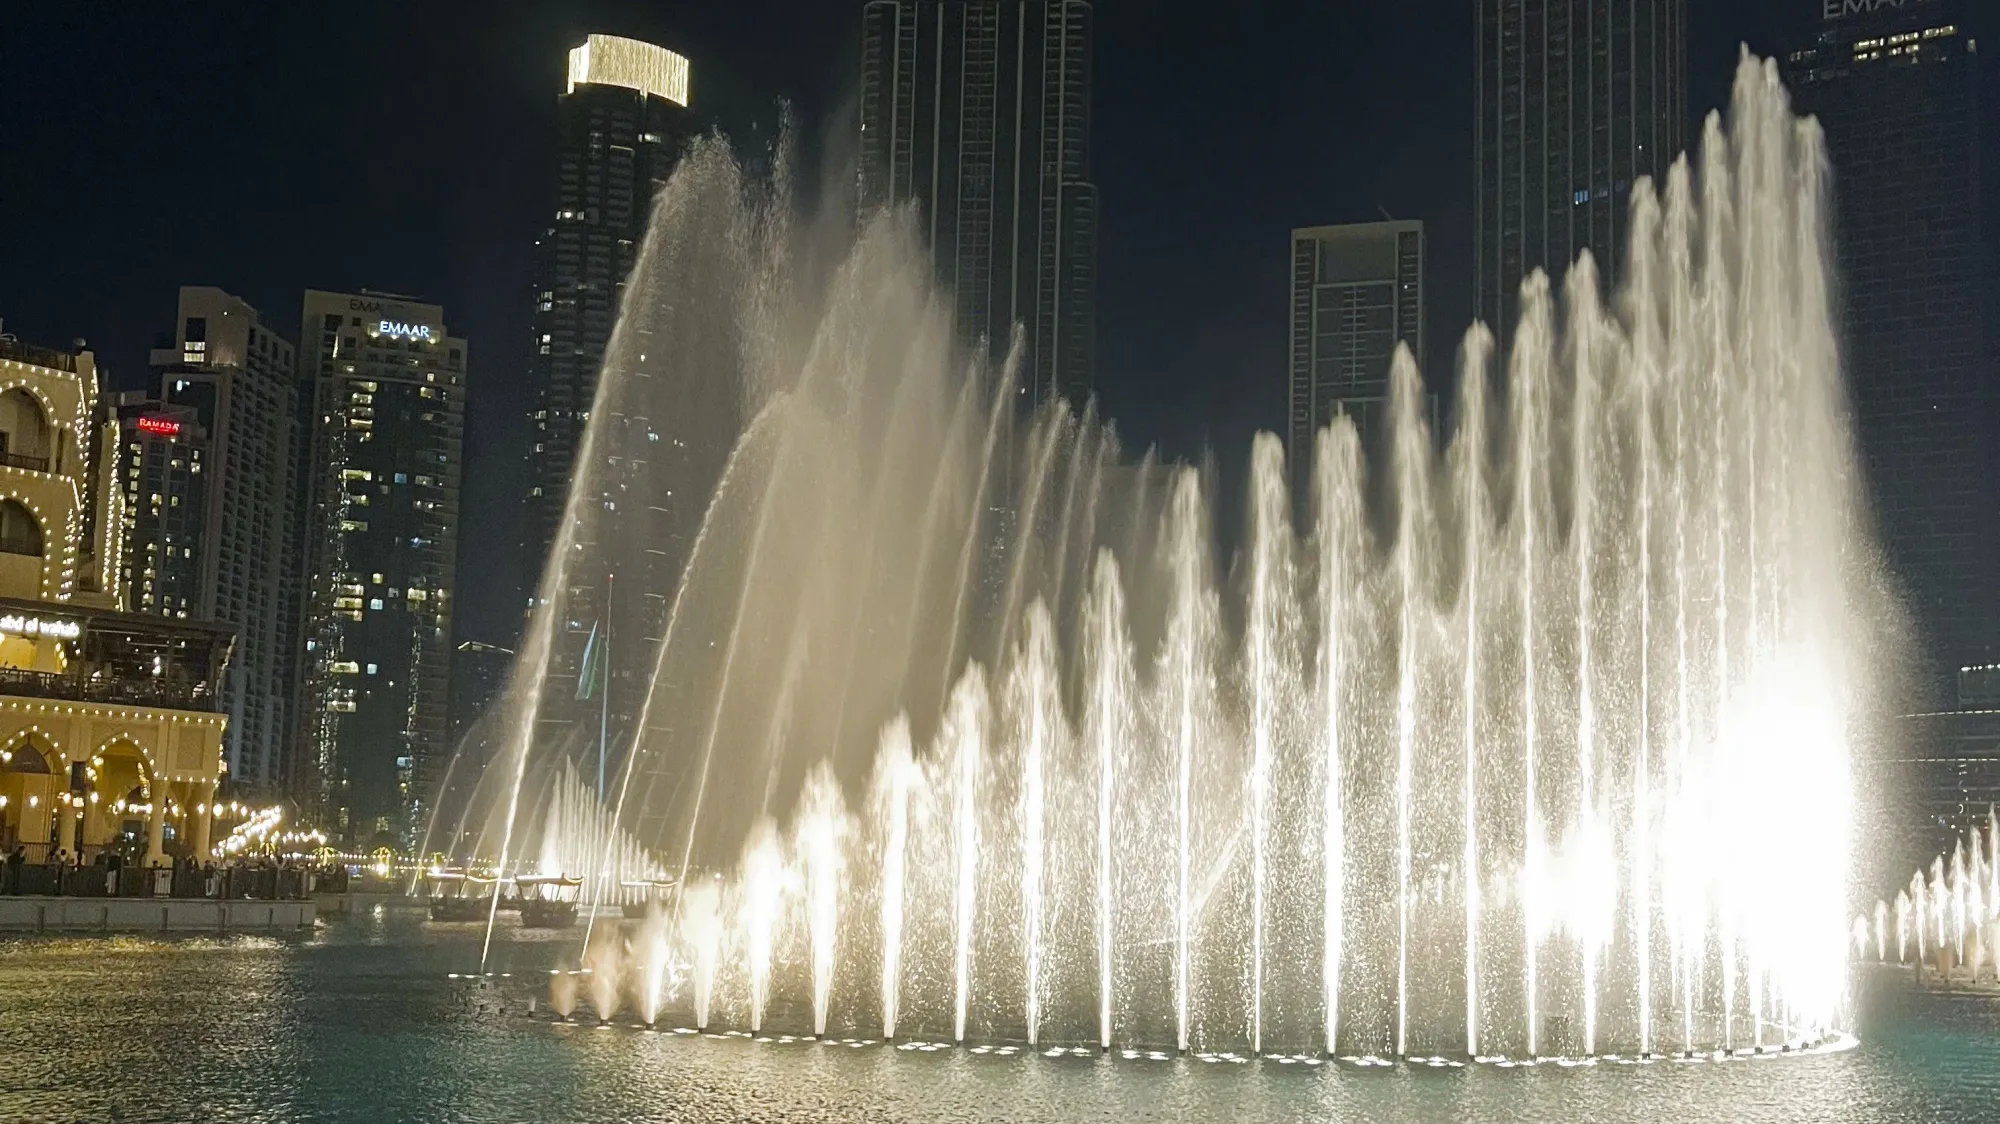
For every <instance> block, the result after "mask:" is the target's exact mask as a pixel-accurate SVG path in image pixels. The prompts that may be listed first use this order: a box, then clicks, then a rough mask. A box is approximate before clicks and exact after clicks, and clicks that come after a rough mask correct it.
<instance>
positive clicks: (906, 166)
mask: <svg viewBox="0 0 2000 1124" xmlns="http://www.w3.org/2000/svg"><path fill="white" fill-rule="evenodd" d="M1091 26H1092V11H1091V6H1090V4H1089V3H1087V2H1085V0H870V3H869V4H868V5H867V7H866V8H865V9H864V12H863V15H862V38H861V142H860V143H861V155H860V202H861V206H862V207H863V209H864V210H865V209H870V208H875V207H880V206H883V205H886V204H892V203H904V202H914V203H915V205H916V210H917V222H918V224H919V227H920V229H921V232H922V234H923V236H924V238H925V240H926V243H927V244H928V246H929V249H930V254H931V259H932V261H933V263H934V264H935V266H936V269H937V275H938V279H939V280H940V281H941V282H942V283H943V284H944V285H945V286H946V288H947V289H948V290H949V292H950V294H951V298H952V301H953V319H954V321H955V322H956V324H957V328H958V334H959V339H960V342H961V343H962V344H963V345H964V346H965V347H966V348H967V349H968V350H970V349H972V348H974V347H982V346H983V347H986V348H988V349H989V350H990V351H991V352H992V353H993V354H994V355H995V356H996V357H999V356H1002V355H1004V354H1005V353H1006V350H1007V348H1008V346H1009V341H1010V340H1011V338H1012V335H1013V330H1014V325H1016V324H1019V325H1021V326H1022V328H1023V330H1024V339H1025V344H1026V354H1025V356H1024V359H1025V362H1024V363H1023V365H1022V370H1021V391H1022V394H1023V395H1024V396H1026V397H1029V398H1031V399H1040V398H1046V397H1049V396H1053V395H1062V396H1064V397H1066V398H1069V399H1070V400H1071V401H1072V402H1074V403H1076V404H1077V405H1078V406H1079V407H1080V406H1081V404H1082V402H1083V401H1084V400H1085V399H1086V398H1088V397H1089V396H1090V393H1091V390H1092V386H1093V382H1094V374H1093V368H1094V366H1095V363H1096V350H1097V349H1096V327H1097V188H1096V186H1095V185H1094V184H1093V183H1092V182H1091V179H1090V47H1091Z"/></svg>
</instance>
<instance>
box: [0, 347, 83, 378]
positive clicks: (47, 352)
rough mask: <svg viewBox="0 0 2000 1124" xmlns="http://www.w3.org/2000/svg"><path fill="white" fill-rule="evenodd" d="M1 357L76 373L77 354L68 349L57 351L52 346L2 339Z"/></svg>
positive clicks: (53, 369)
mask: <svg viewBox="0 0 2000 1124" xmlns="http://www.w3.org/2000/svg"><path fill="white" fill-rule="evenodd" d="M0 359H12V360H14V361H15V362H16V363H32V364H34V365H35V366H37V367H47V368H48V369H50V370H52V371H68V372H69V373H70V374H72V375H73V374H75V373H76V356H74V355H72V354H70V353H69V352H67V351H57V350H56V349H54V348H52V347H35V346H33V345H31V344H25V343H21V342H20V341H18V340H6V339H0Z"/></svg>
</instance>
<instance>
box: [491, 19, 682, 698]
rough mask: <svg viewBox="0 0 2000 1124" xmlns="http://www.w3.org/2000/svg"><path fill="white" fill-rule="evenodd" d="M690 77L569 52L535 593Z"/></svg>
mask: <svg viewBox="0 0 2000 1124" xmlns="http://www.w3.org/2000/svg"><path fill="white" fill-rule="evenodd" d="M689 81H690V74H689V67H688V60H686V59H685V58H682V57H681V56H680V55H677V54H675V53H674V52H672V51H669V50H667V49H666V48H664V47H656V46H654V45H653V44H651V43H642V42H640V41H638V40H636V39H622V38H619V37H618V36H615V35H592V36H590V37H589V38H587V39H586V40H585V41H584V43H583V45H582V46H579V47H576V48H575V49H573V50H571V51H570V53H569V74H568V80H567V83H566V84H565V86H564V88H563V92H562V94H561V95H560V97H558V99H557V116H558V118H559V122H560V123H559V128H560V130H561V135H560V138H559V140H558V145H559V148H558V151H557V156H556V161H557V163H556V191H555V213H554V216H553V218H552V221H551V223H550V225H549V227H548V228H547V229H546V230H545V231H544V232H543V233H542V237H541V239H540V240H539V241H538V242H537V243H536V249H537V263H536V267H535V268H536V284H535V312H534V333H533V338H532V340H531V341H530V344H529V349H528V355H529V368H530V371H531V372H532V376H533V382H534V387H535V401H534V414H533V418H532V419H531V420H532V422H533V438H532V441H533V444H532V445H531V447H530V450H529V453H530V456H529V462H530V465H531V468H532V474H533V475H532V479H533V481H534V483H533V486H532V488H531V489H530V491H529V495H528V505H527V527H526V530H525V536H524V537H525V540H526V542H525V567H524V569H525V577H526V580H527V583H528V584H527V590H528V596H529V597H530V598H532V597H535V596H536V595H537V588H538V586H537V582H538V579H539V577H540V575H541V573H542V567H543V566H544V565H545V564H546V561H547V557H548V552H549V544H550V543H552V542H554V541H555V537H556V527H557V524H558V523H559V522H560V520H561V519H562V513H563V504H564V502H565V501H566V500H567V498H568V495H569V481H570V476H571V473H572V471H573V470H574V468H575V465H576V456H577V450H578V447H579V446H580V445H581V444H582V441H583V430H584V426H585V424H586V423H587V422H588V421H589V419H590V404H591V400H592V397H593V396H594V395H595V394H596V391H597V376H598V373H599V371H600V369H601V368H602V367H603V366H604V352H605V348H606V347H607V346H609V344H610V342H611V329H612V327H613V325H615V324H616V323H617V321H618V308H619V302H620V300H621V299H622V298H623V296H624V292H625V281H626V278H628V277H629V276H630V275H631V273H632V265H633V263H634V262H635V261H636V260H637V259H638V254H639V249H640V245H641V244H642V243H643V242H644V241H645V238H646V223H647V220H648V219H649V218H650V217H651V215H652V204H653V196H654V194H655V193H656V192H658V191H659V189H660V188H661V187H662V186H664V185H665V184H666V182H667V177H668V176H669V175H671V174H672V173H673V170H674V165H675V164H676V163H678V162H679V160H680V158H681V153H682V151H683V150H684V149H685V148H686V147H687V144H688V141H689V140H690V139H692V138H693V136H694V133H695V122H694V115H693V114H692V113H691V112H690V111H689V109H688V104H689ZM558 662H559V663H561V662H563V660H562V658H561V654H560V653H559V658H558ZM572 674H573V669H572Z"/></svg>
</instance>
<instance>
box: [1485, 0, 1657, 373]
mask: <svg viewBox="0 0 2000 1124" xmlns="http://www.w3.org/2000/svg"><path fill="white" fill-rule="evenodd" d="M1686 28H1687V12H1686V6H1685V0H1542V2H1539V3H1537V2H1533V0H1479V7H1478V17H1477V21H1476V24H1475V32H1474V34H1475V50H1474V62H1473V73H1474V95H1473V97H1474V102H1475V112H1476V114H1477V116H1476V117H1475V123H1474V127H1473V160H1474V162H1475V164H1476V165H1477V172H1476V177H1475V180H1474V197H1475V199H1474V204H1475V205H1474V211H1473V263H1474V265H1473V267H1474V271H1475V273H1474V281H1473V291H1474V300H1475V301H1476V305H1475V308H1476V311H1477V313H1478V316H1479V318H1480V319H1482V320H1484V321H1485V322H1486V323H1487V324H1488V325H1489V326H1490V327H1491V328H1492V329H1493V331H1494V332H1495V334H1496V336H1497V337H1498V339H1499V340H1500V342H1501V344H1502V352H1501V354H1502V355H1504V354H1506V352H1505V346H1506V344H1507V342H1508V341H1509V340H1511V339H1512V338H1513V337H1512V333H1513V328H1514V320H1515V317H1516V315H1517V313H1518V305H1519V302H1520V291H1521V280H1522V278H1524V277H1526V276H1527V275H1528V274H1529V273H1530V272H1532V271H1534V270H1536V269H1543V270H1546V271H1547V272H1548V273H1549V275H1550V276H1551V278H1553V279H1555V280H1557V281H1558V282H1559V281H1560V280H1561V278H1562V275H1563V271H1564V270H1566V269H1567V268H1568V267H1569V265H1570V264H1571V263H1572V262H1574V261H1575V260H1576V258H1577V256H1578V255H1579V254H1581V253H1582V252H1583V251H1584V250H1589V251H1590V252H1591V255H1592V256H1593V257H1595V258H1596V259H1597V266H1598V274H1599V276H1600V277H1601V278H1603V281H1604V283H1605V284H1606V285H1607V286H1609V285H1611V284H1614V283H1615V282H1616V281H1617V279H1618V278H1619V277H1620V276H1622V273H1623V266H1624V259H1625V241H1626V237H1627V233H1626V226H1627V211H1628V208H1629V205H1630V200H1631V192H1632V184H1633V182H1634V181H1636V180H1637V179H1639V177H1641V176H1653V177H1655V178H1656V179H1657V178H1658V177H1659V176H1661V175H1662V174H1664V173H1665V171H1666V170H1667V168H1668V167H1669V166H1670V164H1671V162H1672V161H1673V160H1674V158H1675V157H1676V156H1678V155H1679V154H1680V152H1681V149H1682V135H1683V131H1684V119H1685V117H1686V104H1685V101H1686V92H1685V88H1686V71H1687V62H1686V51H1687V47H1686V39H1687V36H1686Z"/></svg>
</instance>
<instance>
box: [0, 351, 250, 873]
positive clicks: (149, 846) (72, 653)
mask: <svg viewBox="0 0 2000 1124" xmlns="http://www.w3.org/2000/svg"><path fill="white" fill-rule="evenodd" d="M121 452H122V450H121V437H120V432H119V428H118V425H117V422H116V421H115V420H114V419H113V418H112V416H111V410H110V409H109V405H108V403H106V402H105V401H104V400H103V399H102V398H101V397H100V392H99V387H98V375H97V369H96V366H95V363H94V361H93V358H92V356H91V353H90V352H88V351H76V352H64V351H55V350H49V349H43V348H37V347H31V346H26V345H23V344H20V343H18V342H15V341H13V340H11V339H6V338H0V850H4V851H6V852H9V853H11V852H12V851H13V849H14V848H15V847H17V846H18V847H20V848H22V849H23V850H24V851H25V852H26V853H27V856H28V858H29V860H30V861H46V860H48V859H49V858H51V857H53V856H55V855H57V854H58V853H61V854H64V855H67V856H70V857H72V858H81V859H83V860H85V861H88V860H89V859H90V858H91V857H92V856H94V855H95V854H97V853H99V852H101V851H103V850H105V849H107V848H111V849H118V850H122V851H125V852H126V853H127V854H128V856H129V857H130V858H132V859H135V860H139V859H143V860H147V861H155V862H156V861H161V860H163V859H164V858H165V857H166V856H167V855H168V854H170V853H172V854H183V855H188V856H191V857H194V858H197V859H200V858H205V857H206V856H207V854H208V850H209V843H210V835H211V829H212V821H213V817H214V800H215V790H216V784H217V782H218V780H220V779H221V778H222V777H223V775H224V763H223V757H222V738H223V733H224V729H225V727H226V724H227V718H226V716H225V715H224V714H222V713H221V710H220V706H219V692H218V690H217V687H218V682H219V680H220V678H221V676H222V673H223V668H224V665H225V664H226V662H227V660H228V658H229V653H230V647H231V643H232V641H233V634H232V633H231V632H230V631H229V630H228V629H227V628H224V627H220V626H215V625H204V624H196V623H188V622H181V621H178V620H168V619H163V618H161V617H159V616H153V615H145V614H137V613H128V612H126V611H125V604H124V592H123V591H124V586H123V585H122V584H121V583H120V581H119V577H120V567H121V562H122V559H123V557H124V554H123V542H122V540H123V535H124V531H125V520H124V512H123V508H124V505H125V500H126V495H127V492H126V490H125V488H124V487H123V486H122V483H121V482H122V481H123V480H124V479H125V477H124V476H123V475H122V474H123V473H124V472H125V471H127V470H126V467H125V465H124V460H123V458H122V456H121ZM138 470H139V469H138V468H137V467H136V466H134V467H133V468H132V469H131V471H138ZM147 499H148V501H149V502H150V501H151V499H152V497H151V496H148V497H147Z"/></svg>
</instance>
